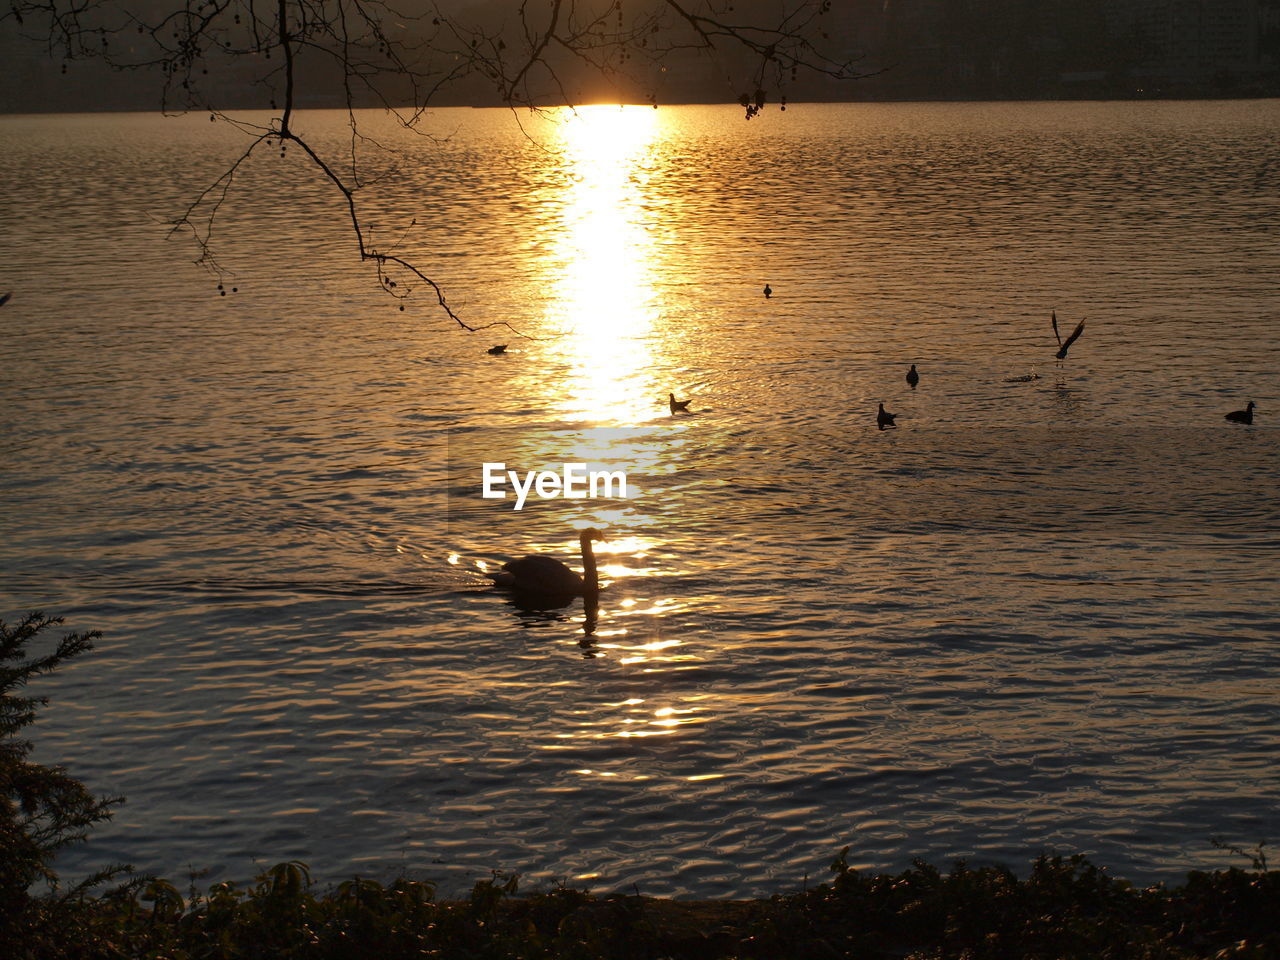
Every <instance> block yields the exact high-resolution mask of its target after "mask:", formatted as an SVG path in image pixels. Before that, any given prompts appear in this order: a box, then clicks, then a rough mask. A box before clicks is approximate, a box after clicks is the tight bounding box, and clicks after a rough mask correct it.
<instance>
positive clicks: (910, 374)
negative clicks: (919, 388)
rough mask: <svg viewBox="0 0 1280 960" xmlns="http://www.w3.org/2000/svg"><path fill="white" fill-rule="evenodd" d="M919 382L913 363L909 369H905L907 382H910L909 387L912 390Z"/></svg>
mask: <svg viewBox="0 0 1280 960" xmlns="http://www.w3.org/2000/svg"><path fill="white" fill-rule="evenodd" d="M919 382H920V374H918V373H916V365H915V364H914V363H913V364H912V365H911V369H910V370H908V371H907V383H909V384H911V389H912V390H914V389H915V388H916V384H917V383H919Z"/></svg>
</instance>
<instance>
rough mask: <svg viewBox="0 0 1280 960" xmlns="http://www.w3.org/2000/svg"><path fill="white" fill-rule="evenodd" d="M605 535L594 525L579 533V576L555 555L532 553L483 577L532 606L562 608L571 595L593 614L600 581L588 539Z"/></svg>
mask: <svg viewBox="0 0 1280 960" xmlns="http://www.w3.org/2000/svg"><path fill="white" fill-rule="evenodd" d="M603 539H604V534H602V533H601V532H600V531H599V530H596V529H594V528H591V529H588V530H583V531H582V532H581V533H580V534H579V535H578V544H579V547H580V549H581V551H582V576H578V575H577V574H576V573H574V572H573V571H572V570H570V569H569V568H568V567H567V566H566V565H565V564H563V563H561V562H560V561H559V560H557V559H556V558H555V557H548V556H545V555H543V554H534V555H532V556H528V557H524V558H522V559H520V560H512V561H511V562H510V563H504V564H503V565H502V569H501V570H500V571H498V572H496V573H488V574H486V576H488V577H489V579H490V580H492V581H493V583H494V586H497V587H508V588H510V589H511V590H512V591H513V592H514V593H515V594H516V595H517V597H518V598H519V599H521V600H522V601H523V602H524V603H526V604H527V605H528V606H530V608H531V609H550V608H553V607H563V606H565V605H566V604H568V603H569V602H570V601H571V600H572V599H573V598H574V597H582V598H583V600H584V602H585V603H586V605H587V607H588V608H589V609H588V612H589V613H594V610H592V609H591V608H594V607H595V605H596V603H597V602H598V601H599V598H600V580H599V576H598V574H597V572H596V556H595V553H594V552H593V551H592V549H591V541H593V540H603Z"/></svg>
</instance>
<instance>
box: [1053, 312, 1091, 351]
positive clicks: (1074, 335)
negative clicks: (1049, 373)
mask: <svg viewBox="0 0 1280 960" xmlns="http://www.w3.org/2000/svg"><path fill="white" fill-rule="evenodd" d="M1082 333H1084V321H1083V320H1081V321H1080V322H1079V323H1077V324H1076V328H1075V329H1074V330H1072V331H1071V336H1069V337H1067V339H1066V341H1065V342H1064V341H1063V339H1062V335H1061V334H1059V333H1058V311H1057V310H1054V311H1053V335H1054V337H1055V338H1056V339H1057V341H1058V353H1057V357H1058V359H1059V360H1065V359H1067V351H1068V350H1069V349H1071V345H1072V344H1073V343H1075V342H1076V341H1077V340H1079V339H1080V334H1082Z"/></svg>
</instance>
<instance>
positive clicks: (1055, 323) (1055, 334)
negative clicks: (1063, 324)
mask: <svg viewBox="0 0 1280 960" xmlns="http://www.w3.org/2000/svg"><path fill="white" fill-rule="evenodd" d="M1051 320H1052V322H1053V338H1054V339H1055V340H1057V341H1058V346H1062V337H1061V336H1059V335H1058V311H1057V310H1055V311H1053V316H1052V318H1051Z"/></svg>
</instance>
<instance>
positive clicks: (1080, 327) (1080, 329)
mask: <svg viewBox="0 0 1280 960" xmlns="http://www.w3.org/2000/svg"><path fill="white" fill-rule="evenodd" d="M1054 330H1055V332H1056V331H1057V328H1056V327H1055V328H1054ZM1082 333H1084V321H1083V320H1081V321H1080V322H1079V323H1077V324H1076V328H1075V329H1074V330H1072V331H1071V336H1069V337H1067V342H1066V343H1064V344H1063V345H1062V349H1063V350H1065V349H1067V347H1069V346H1071V345H1072V344H1073V343H1075V342H1076V341H1077V340H1079V339H1080V334H1082Z"/></svg>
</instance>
